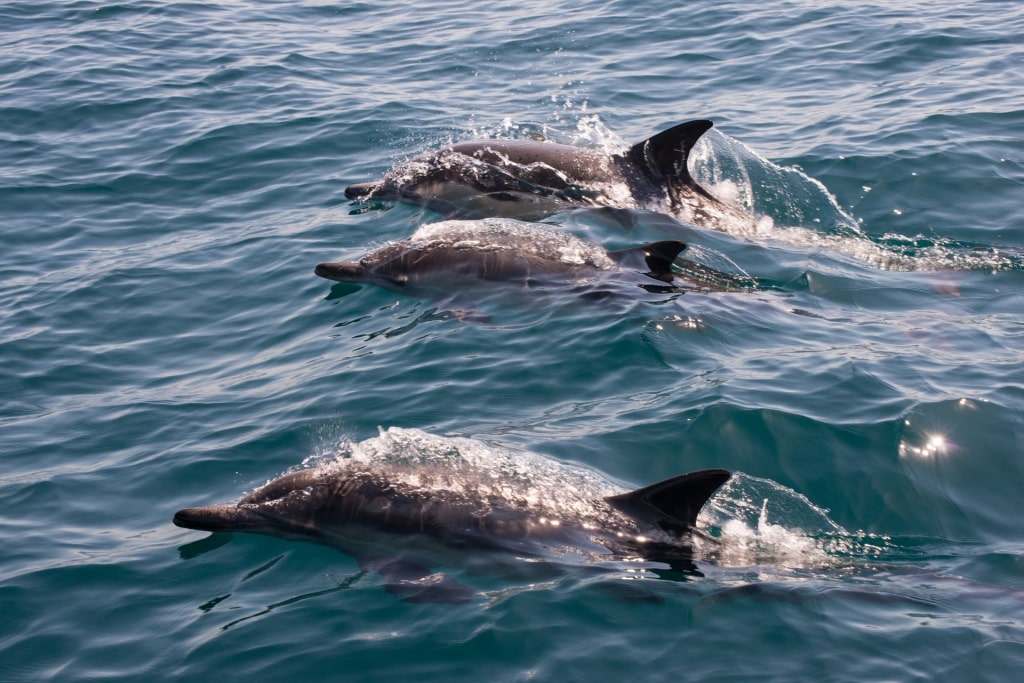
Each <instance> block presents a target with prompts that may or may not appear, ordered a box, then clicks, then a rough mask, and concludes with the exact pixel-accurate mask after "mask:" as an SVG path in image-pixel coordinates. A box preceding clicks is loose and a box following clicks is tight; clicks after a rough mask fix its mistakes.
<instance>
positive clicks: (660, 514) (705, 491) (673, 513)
mask: <svg viewBox="0 0 1024 683" xmlns="http://www.w3.org/2000/svg"><path fill="white" fill-rule="evenodd" d="M730 476H732V475H731V474H730V473H729V472H728V471H727V470H699V471H697V472H690V473H689V474H681V475H679V476H678V477H672V478H671V479H666V480H665V481H660V482H658V483H657V484H651V485H650V486H645V487H644V488H642V489H637V490H636V491H629V492H628V493H621V494H619V495H617V496H610V497H608V498H605V500H607V501H608V502H609V503H610V504H611V505H613V506H614V507H616V508H617V509H619V510H621V511H622V512H624V513H626V514H627V515H629V516H630V517H633V518H634V519H636V520H637V521H640V522H644V523H647V524H650V525H652V526H658V527H661V528H662V529H663V530H664V531H667V532H669V533H674V534H683V533H686V532H688V531H689V530H691V529H692V528H693V527H694V525H696V523H697V515H698V514H700V511H701V508H703V507H704V504H705V503H707V502H708V499H709V498H711V496H712V495H713V494H714V493H715V491H717V490H718V488H719V487H720V486H721V485H722V484H724V483H725V482H726V481H728V480H729V477H730Z"/></svg>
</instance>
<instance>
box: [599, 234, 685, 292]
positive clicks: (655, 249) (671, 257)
mask: <svg viewBox="0 0 1024 683" xmlns="http://www.w3.org/2000/svg"><path fill="white" fill-rule="evenodd" d="M683 249H686V243H685V242H680V241H679V240H665V241H662V242H650V243H648V244H645V245H643V246H642V247H634V248H633V249H622V250H620V251H613V252H610V253H609V256H611V257H612V259H613V260H615V261H616V262H620V261H622V260H623V259H624V258H626V257H628V256H629V255H631V254H639V255H641V256H643V257H644V261H645V262H646V263H647V267H648V268H649V269H650V272H648V273H645V275H647V276H649V277H653V278H654V279H655V280H661V281H662V282H672V277H673V276H672V262H673V261H675V260H676V257H677V256H679V254H680V253H682V251H683Z"/></svg>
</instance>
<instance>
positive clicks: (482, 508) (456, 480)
mask: <svg viewBox="0 0 1024 683" xmlns="http://www.w3.org/2000/svg"><path fill="white" fill-rule="evenodd" d="M545 460H546V459H545ZM420 465H421V467H420V468H419V469H417V468H413V467H409V466H405V467H399V468H395V467H394V466H391V467H384V466H381V465H379V464H373V463H367V462H357V461H349V460H343V461H341V464H340V465H336V466H334V467H326V468H325V467H319V468H310V469H304V470H299V471H296V472H291V473H289V474H285V475H283V476H281V477H279V478H277V479H275V480H273V481H271V482H269V483H268V484H266V485H265V486H263V487H261V488H259V489H257V490H255V491H254V492H253V493H251V494H250V495H248V496H246V497H244V498H243V499H242V500H240V501H239V502H238V503H234V504H227V505H211V506H207V507H196V508H188V509H184V510H180V511H179V512H177V513H176V514H175V515H174V524H176V525H177V526H180V527H184V528H187V529H197V530H202V531H212V532H234V531H244V532H251V533H258V534H269V535H271V536H278V537H285V538H297V539H304V540H309V541H315V542H318V543H322V544H326V545H329V546H332V547H335V548H338V549H340V550H342V551H343V552H346V553H348V554H350V555H353V556H355V557H356V559H357V560H358V561H359V562H360V565H361V566H362V567H364V569H372V570H375V571H378V572H379V573H380V574H381V576H382V577H383V578H384V580H385V588H386V589H387V590H388V591H389V592H391V593H394V594H397V595H400V596H402V597H403V598H404V599H406V600H409V601H413V602H459V601H465V600H467V599H470V598H471V597H472V595H473V591H472V590H471V589H469V588H468V587H466V586H464V585H462V584H459V583H457V582H455V581H454V580H452V579H450V578H449V577H446V576H444V575H442V574H437V573H432V572H431V570H430V569H429V566H430V564H437V563H438V558H439V557H440V558H444V559H442V560H441V562H448V561H451V560H453V559H454V560H456V561H458V562H460V563H470V562H471V560H472V557H473V556H475V555H480V554H483V555H487V554H493V553H494V552H500V553H501V554H503V555H506V556H507V555H509V554H511V555H512V556H514V557H519V558H523V557H545V556H546V557H548V558H549V559H553V560H556V559H559V558H565V557H566V556H569V555H571V556H577V557H579V556H582V557H584V558H588V557H594V558H598V559H600V558H603V559H605V560H608V559H611V560H615V559H629V558H637V557H642V558H645V559H648V560H652V561H656V562H665V563H668V564H669V565H670V566H672V567H676V566H684V565H686V564H687V563H689V561H690V560H691V559H692V557H693V552H692V544H693V542H694V535H695V534H698V535H699V532H697V531H696V530H695V528H694V526H695V524H696V519H697V515H698V513H699V512H700V510H701V508H702V507H703V506H704V504H705V503H706V502H707V501H708V499H709V498H710V497H711V496H712V495H713V494H714V492H715V491H716V490H717V489H718V488H719V487H720V486H721V485H722V484H724V483H725V482H726V481H727V480H728V479H729V477H730V473H729V472H727V471H725V470H720V469H711V470H701V471H698V472H691V473H689V474H684V475H681V476H677V477H673V478H671V479H667V480H665V481H662V482H659V483H657V484H653V485H651V486H647V487H644V488H641V489H638V490H635V491H629V492H626V493H620V494H617V495H608V496H601V495H594V493H593V490H591V489H589V488H588V486H589V484H590V483H591V482H590V481H588V480H586V479H577V480H573V479H571V478H570V479H568V480H560V479H557V477H558V476H561V475H560V474H559V471H560V470H561V469H562V468H563V467H564V468H568V466H561V465H557V464H556V463H554V462H553V461H547V463H546V464H543V465H542V466H543V468H545V470H546V472H547V473H548V474H547V475H545V476H549V479H550V481H549V482H548V483H547V484H543V483H537V482H532V483H530V484H524V482H523V481H520V480H517V478H516V476H510V475H509V473H508V472H500V473H498V472H491V473H489V474H488V473H486V472H472V473H471V476H469V477H468V478H467V477H466V475H465V471H466V469H467V466H465V465H463V466H461V467H455V466H451V465H449V466H447V467H436V466H435V467H434V468H433V469H432V468H431V467H429V466H427V465H424V464H423V463H420ZM505 467H506V469H507V468H508V467H512V465H506V466H505ZM470 469H471V468H470ZM552 472H554V473H555V475H556V478H551V477H550V475H551V473H552ZM570 474H571V472H570ZM555 481H561V482H562V483H560V484H557V485H556V484H554V483H553V482H555ZM567 482H582V483H575V484H574V483H567ZM690 566H691V567H692V565H690Z"/></svg>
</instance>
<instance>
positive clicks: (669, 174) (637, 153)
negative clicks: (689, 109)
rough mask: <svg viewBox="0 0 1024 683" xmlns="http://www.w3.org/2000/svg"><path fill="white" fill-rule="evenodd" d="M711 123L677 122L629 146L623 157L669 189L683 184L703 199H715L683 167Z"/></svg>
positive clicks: (700, 121) (702, 121)
mask: <svg viewBox="0 0 1024 683" xmlns="http://www.w3.org/2000/svg"><path fill="white" fill-rule="evenodd" d="M713 125H714V124H713V123H712V122H711V121H707V120H704V119H700V120H697V121H687V122H686V123H681V124H679V125H678V126H674V127H672V128H669V129H668V130H663V131H662V132H660V133H658V134H657V135H654V136H651V137H649V138H647V139H646V140H644V141H643V142H638V143H637V144H635V145H633V146H632V147H631V148H630V149H629V151H628V152H626V157H627V158H628V159H629V160H630V161H632V162H633V163H634V164H635V165H636V166H638V167H639V168H641V169H646V170H647V172H648V173H649V174H650V175H651V176H652V177H653V178H654V179H655V180H657V181H660V182H664V183H665V184H666V186H668V187H669V188H670V189H671V187H672V185H685V186H687V187H689V188H691V189H692V190H694V191H695V192H697V193H698V194H700V195H702V196H704V197H706V198H707V199H711V200H714V201H718V199H717V198H716V197H715V196H714V195H712V194H711V193H710V192H708V191H707V190H705V189H704V188H703V187H701V186H700V185H698V184H697V181H695V180H694V179H693V177H692V176H691V175H690V169H689V168H688V167H687V164H688V162H689V156H690V150H692V149H693V146H694V145H695V144H697V140H699V139H700V137H701V136H702V135H704V133H706V132H708V131H709V130H710V129H711V127H712V126H713ZM670 196H671V191H670Z"/></svg>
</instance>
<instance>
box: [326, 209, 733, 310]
mask: <svg viewBox="0 0 1024 683" xmlns="http://www.w3.org/2000/svg"><path fill="white" fill-rule="evenodd" d="M685 248H686V245H685V244H684V243H683V242H679V241H676V240H666V241H662V242H651V243H650V244H645V245H643V246H641V247H636V248H633V249H624V250H621V251H606V250H605V249H604V248H603V247H601V246H600V245H597V244H594V243H592V242H587V241H585V240H581V239H579V238H578V237H576V236H574V235H572V234H571V233H569V232H566V231H561V230H551V229H547V228H544V227H541V226H539V225H537V224H535V223H525V222H521V221H515V220H511V219H502V218H494V219H486V220H480V221H461V220H452V221H442V222H440V223H430V224H427V225H424V226H422V227H421V228H420V229H419V230H417V231H416V233H414V234H413V235H412V237H410V238H409V239H406V240H401V241H397V242H392V243H390V244H387V245H385V246H383V247H381V248H379V249H377V250H375V251H373V252H371V253H369V254H367V255H366V256H364V257H362V258H361V259H360V260H359V261H335V262H328V263H321V264H319V265H317V266H316V269H315V272H316V274H317V275H319V276H320V277H324V278H327V279H329V280H337V281H339V282H355V283H362V282H368V283H372V284H376V285H379V286H381V287H385V288H388V289H392V290H395V291H402V292H409V293H414V294H424V293H428V292H430V291H434V292H444V291H447V292H450V291H451V290H457V289H459V288H460V284H462V283H464V281H465V280H477V281H480V280H484V281H488V280H489V281H520V282H525V283H532V284H538V283H542V282H545V281H553V282H558V283H566V282H576V283H586V282H594V283H602V282H603V281H605V280H607V279H608V278H609V277H611V278H614V279H619V280H621V279H623V273H624V272H625V273H626V274H627V275H628V274H629V273H631V272H635V273H638V274H639V278H638V279H639V280H640V281H641V282H640V283H639V286H641V287H644V288H646V289H648V290H649V291H666V290H672V289H674V288H675V287H676V286H677V285H679V284H681V283H683V282H686V280H685V278H683V277H681V274H680V272H678V271H674V270H673V269H672V263H673V261H674V260H675V259H676V257H677V256H678V255H679V254H680V253H681V252H682V251H683V250H684V249H685ZM688 266H690V270H691V271H694V272H697V271H699V272H701V273H704V274H706V275H707V277H705V278H704V279H703V280H704V281H703V282H701V283H700V286H702V287H704V288H707V289H713V288H716V287H715V285H714V283H715V282H716V280H715V278H714V276H716V275H717V276H719V277H718V278H717V280H718V286H717V288H727V287H728V286H729V284H730V283H728V282H726V281H724V280H723V278H728V277H729V276H727V275H725V274H724V273H718V272H717V271H712V270H711V269H710V268H705V267H703V266H700V265H698V264H689V263H688ZM651 280H655V281H657V282H659V283H661V284H657V285H656V284H654V283H652V282H651Z"/></svg>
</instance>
